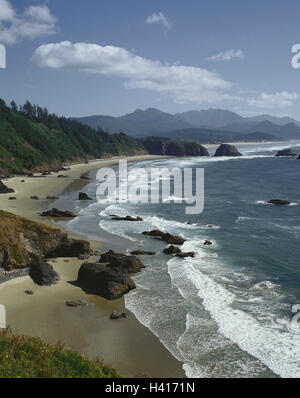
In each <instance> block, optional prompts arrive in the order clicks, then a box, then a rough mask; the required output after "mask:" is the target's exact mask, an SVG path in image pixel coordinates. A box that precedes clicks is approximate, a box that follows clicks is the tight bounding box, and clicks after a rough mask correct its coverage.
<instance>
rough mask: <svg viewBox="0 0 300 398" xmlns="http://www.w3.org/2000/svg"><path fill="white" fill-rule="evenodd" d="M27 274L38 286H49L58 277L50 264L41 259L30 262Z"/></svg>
mask: <svg viewBox="0 0 300 398" xmlns="http://www.w3.org/2000/svg"><path fill="white" fill-rule="evenodd" d="M29 276H30V277H31V279H32V280H33V282H34V283H36V284H37V285H40V286H50V285H52V284H55V283H57V282H58V281H59V279H60V278H59V275H58V273H57V272H56V271H54V269H53V267H52V265H50V264H48V263H46V262H45V261H43V260H36V261H35V262H34V263H32V264H31V267H30V270H29Z"/></svg>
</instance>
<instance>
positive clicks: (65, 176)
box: [57, 174, 70, 178]
mask: <svg viewBox="0 0 300 398" xmlns="http://www.w3.org/2000/svg"><path fill="white" fill-rule="evenodd" d="M57 178H70V177H69V176H67V175H64V174H60V175H59V176H57Z"/></svg>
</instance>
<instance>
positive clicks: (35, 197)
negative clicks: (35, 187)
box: [30, 195, 40, 200]
mask: <svg viewBox="0 0 300 398" xmlns="http://www.w3.org/2000/svg"><path fill="white" fill-rule="evenodd" d="M30 199H32V200H40V198H39V197H38V196H36V195H35V196H30Z"/></svg>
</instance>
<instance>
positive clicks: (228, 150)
mask: <svg viewBox="0 0 300 398" xmlns="http://www.w3.org/2000/svg"><path fill="white" fill-rule="evenodd" d="M215 156H243V155H242V154H241V153H240V152H239V151H238V150H237V148H236V147H235V146H234V145H229V144H222V145H220V146H219V147H218V148H217V150H216V153H215Z"/></svg>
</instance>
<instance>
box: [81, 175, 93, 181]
mask: <svg viewBox="0 0 300 398" xmlns="http://www.w3.org/2000/svg"><path fill="white" fill-rule="evenodd" d="M80 178H81V179H82V180H91V178H90V177H87V176H84V175H83V176H80Z"/></svg>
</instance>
